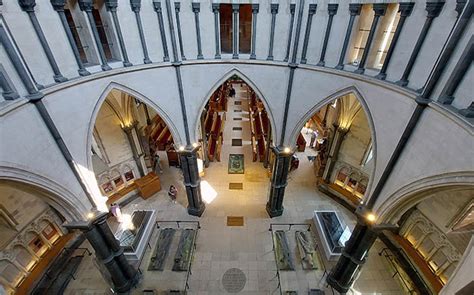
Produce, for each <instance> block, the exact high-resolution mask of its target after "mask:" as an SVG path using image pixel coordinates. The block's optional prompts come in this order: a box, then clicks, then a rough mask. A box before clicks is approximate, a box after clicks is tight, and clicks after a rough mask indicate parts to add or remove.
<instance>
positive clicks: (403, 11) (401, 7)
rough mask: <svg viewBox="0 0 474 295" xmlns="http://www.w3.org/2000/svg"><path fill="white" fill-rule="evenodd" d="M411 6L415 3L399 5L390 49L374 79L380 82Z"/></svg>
mask: <svg viewBox="0 0 474 295" xmlns="http://www.w3.org/2000/svg"><path fill="white" fill-rule="evenodd" d="M413 6H415V3H413V2H406V3H400V4H399V8H398V11H399V12H400V19H399V21H398V25H397V28H396V29H395V33H394V34H393V38H392V42H390V47H389V48H388V51H387V55H386V56H385V60H384V62H383V65H382V69H381V70H380V72H379V73H378V75H377V76H375V78H377V79H380V80H385V78H386V77H387V74H386V72H387V68H388V64H389V63H390V60H391V59H392V55H393V51H394V50H395V46H397V41H398V38H399V37H400V33H401V32H402V29H403V25H404V24H405V20H406V19H407V17H409V16H410V14H411V11H412V10H413Z"/></svg>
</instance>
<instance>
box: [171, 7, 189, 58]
mask: <svg viewBox="0 0 474 295" xmlns="http://www.w3.org/2000/svg"><path fill="white" fill-rule="evenodd" d="M180 11H181V2H175V3H174V13H175V15H176V28H177V30H178V42H179V51H180V52H181V60H186V56H185V55H184V44H183V36H182V34H181V21H180V19H179V12H180Z"/></svg>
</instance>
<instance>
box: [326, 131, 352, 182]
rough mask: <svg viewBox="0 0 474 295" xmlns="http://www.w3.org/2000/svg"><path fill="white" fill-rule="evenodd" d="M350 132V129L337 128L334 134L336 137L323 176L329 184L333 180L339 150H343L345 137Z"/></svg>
mask: <svg viewBox="0 0 474 295" xmlns="http://www.w3.org/2000/svg"><path fill="white" fill-rule="evenodd" d="M348 131H349V130H348V129H342V128H339V127H336V131H335V132H334V137H333V139H332V142H331V146H330V148H329V154H328V159H327V162H326V169H325V170H324V174H323V178H324V180H325V181H326V182H329V180H330V178H331V171H332V169H333V168H334V165H335V164H336V161H337V156H338V154H339V150H340V149H341V144H342V142H343V140H344V136H346V134H347V132H348Z"/></svg>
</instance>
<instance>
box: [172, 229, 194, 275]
mask: <svg viewBox="0 0 474 295" xmlns="http://www.w3.org/2000/svg"><path fill="white" fill-rule="evenodd" d="M195 237H196V231H195V230H194V229H185V230H184V231H183V233H182V234H181V238H180V239H179V245H178V249H177V250H176V254H175V256H174V264H173V271H187V270H188V268H189V264H190V263H191V259H192V254H193V247H194V239H195Z"/></svg>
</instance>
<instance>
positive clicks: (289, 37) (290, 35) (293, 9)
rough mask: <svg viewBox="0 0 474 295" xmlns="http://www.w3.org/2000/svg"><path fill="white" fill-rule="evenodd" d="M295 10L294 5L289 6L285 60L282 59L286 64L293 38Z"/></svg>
mask: <svg viewBox="0 0 474 295" xmlns="http://www.w3.org/2000/svg"><path fill="white" fill-rule="evenodd" d="M295 9H296V4H294V3H292V4H290V27H289V29H288V41H287V44H286V53H285V58H284V59H283V61H285V62H287V61H288V59H289V58H290V49H291V38H292V36H293V25H294V23H295Z"/></svg>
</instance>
